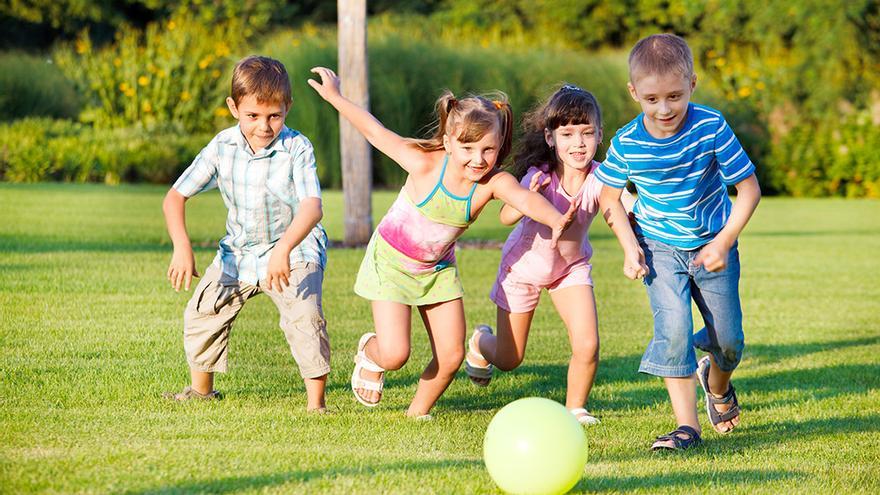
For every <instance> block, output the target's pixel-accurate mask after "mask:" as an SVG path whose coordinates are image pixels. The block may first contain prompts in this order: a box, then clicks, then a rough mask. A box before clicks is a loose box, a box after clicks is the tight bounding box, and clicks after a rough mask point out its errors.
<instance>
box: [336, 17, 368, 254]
mask: <svg viewBox="0 0 880 495" xmlns="http://www.w3.org/2000/svg"><path fill="white" fill-rule="evenodd" d="M337 9H338V12H339V26H338V30H339V71H338V72H339V77H340V79H341V80H342V88H341V89H342V94H343V95H345V97H346V98H348V99H349V100H351V101H353V102H354V103H355V104H356V105H359V106H361V107H363V108H365V109H367V110H369V109H370V92H369V85H368V80H367V5H366V0H338V1H337ZM339 146H340V149H341V158H342V189H343V194H344V197H345V208H344V215H345V240H344V242H345V245H347V246H362V245H365V244H366V243H367V242H368V241H369V240H370V234H371V233H372V230H373V214H372V207H371V204H370V193H371V190H372V185H373V166H372V163H371V160H370V144H369V143H368V142H367V140H366V139H364V137H363V136H362V135H361V133H359V132H358V131H357V129H355V128H354V126H353V125H351V124H350V123H349V122H348V121H347V120H345V118H343V117H342V116H340V117H339Z"/></svg>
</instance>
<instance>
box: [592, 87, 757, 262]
mask: <svg viewBox="0 0 880 495" xmlns="http://www.w3.org/2000/svg"><path fill="white" fill-rule="evenodd" d="M643 117H644V114H639V115H638V117H636V118H635V119H633V120H632V121H631V122H630V123H628V124H626V125H625V126H623V128H621V129H620V130H618V131H617V134H616V135H615V136H614V138H613V139H612V140H611V146H610V147H609V148H608V153H607V154H606V158H605V162H603V163H602V165H601V166H600V167H599V168H598V169H597V170H596V177H597V178H598V179H599V180H600V181H602V183H604V184H606V185H609V186H611V187H616V188H623V187H624V186H625V185H626V181H627V179H629V180H630V181H631V182H632V183H633V184H634V185H635V187H636V191H637V192H638V195H639V196H638V201H636V204H635V207H634V208H633V213H635V216H636V220H637V221H638V228H637V229H636V230H637V233H641V234H642V235H644V236H645V237H650V238H652V239H655V240H659V241H661V242H665V243H667V244H671V245H673V246H676V247H679V248H681V249H696V248H698V247H700V246H702V245H704V244H706V243H708V242H709V241H711V240H712V239H713V238H715V236H716V235H717V234H718V232H719V231H721V229H722V228H723V227H724V225H725V223H727V218H728V216H730V208H731V202H730V198H728V196H727V186H728V185H732V184H736V183H738V182H740V181H742V180H743V179H746V178H747V177H749V176H750V175H752V174H753V173H754V172H755V166H754V165H753V164H752V162H751V160H749V157H748V156H747V155H746V153H745V151H744V150H743V148H742V146H741V145H740V144H739V140H737V139H736V136H735V135H734V134H733V131H732V130H731V129H730V126H728V125H727V122H726V121H725V120H724V117H723V116H722V115H721V113H720V112H718V111H717V110H714V109H712V108H709V107H706V106H703V105H697V104H695V103H690V104H689V105H688V111H687V117H686V120H685V124H684V126H683V127H682V129H681V130H680V131H679V132H678V133H677V134H675V135H674V136H671V137H669V138H664V139H658V138H655V137H652V136H651V135H650V134H649V133H648V131H647V129H645V124H644V122H643ZM638 231H640V232H638Z"/></svg>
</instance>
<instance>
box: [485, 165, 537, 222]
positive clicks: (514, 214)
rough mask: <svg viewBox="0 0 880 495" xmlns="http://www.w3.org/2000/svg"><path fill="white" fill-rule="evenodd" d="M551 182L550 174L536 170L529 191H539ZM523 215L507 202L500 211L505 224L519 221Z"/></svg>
mask: <svg viewBox="0 0 880 495" xmlns="http://www.w3.org/2000/svg"><path fill="white" fill-rule="evenodd" d="M549 183H550V176H549V175H547V174H545V173H544V172H541V171H538V172H535V174H534V175H532V179H531V181H530V182H529V191H534V192H538V191H540V190H541V188H543V187H545V186H546V185H547V184H549ZM522 217H523V214H522V212H521V211H519V210H517V209H516V208H514V207H513V206H510V205H509V204H507V203H504V206H502V207H501V211H500V212H498V218H499V220H501V223H503V224H504V225H513V224H515V223H516V222H519V219H520V218H522Z"/></svg>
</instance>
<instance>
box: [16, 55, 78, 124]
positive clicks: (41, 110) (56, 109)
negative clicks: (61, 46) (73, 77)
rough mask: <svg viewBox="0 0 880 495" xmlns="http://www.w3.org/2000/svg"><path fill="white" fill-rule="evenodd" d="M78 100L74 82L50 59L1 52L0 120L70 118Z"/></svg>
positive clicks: (76, 108)
mask: <svg viewBox="0 0 880 495" xmlns="http://www.w3.org/2000/svg"><path fill="white" fill-rule="evenodd" d="M79 107H80V101H79V95H77V93H76V91H75V89H74V86H73V82H72V81H70V80H68V79H67V78H65V77H64V75H63V74H62V73H61V71H60V70H59V69H58V66H56V65H55V64H53V63H52V61H51V59H49V58H46V57H38V56H33V55H26V54H24V53H15V52H11V53H2V54H0V120H4V121H9V120H14V119H21V118H24V117H31V116H33V117H52V118H62V119H65V118H66V119H70V118H75V117H76V116H77V114H78V113H79Z"/></svg>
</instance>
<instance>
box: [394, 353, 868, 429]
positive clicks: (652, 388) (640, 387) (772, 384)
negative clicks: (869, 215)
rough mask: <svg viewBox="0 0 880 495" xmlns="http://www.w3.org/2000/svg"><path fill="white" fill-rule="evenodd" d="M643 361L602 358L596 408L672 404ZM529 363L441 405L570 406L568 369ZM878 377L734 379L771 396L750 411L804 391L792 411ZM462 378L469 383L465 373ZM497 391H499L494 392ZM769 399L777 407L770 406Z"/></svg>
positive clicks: (807, 374)
mask: <svg viewBox="0 0 880 495" xmlns="http://www.w3.org/2000/svg"><path fill="white" fill-rule="evenodd" d="M877 344H880V337H866V338H859V339H849V340H840V341H824V342H807V343H796V344H780V345H765V344H761V345H753V346H746V353H747V356H748V358H749V359H752V360H755V361H757V362H758V363H764V362H771V361H778V360H779V359H782V358H788V357H796V356H804V355H807V354H811V353H815V352H825V351H829V350H843V349H846V348H851V347H860V346H868V345H877ZM640 360H641V354H633V355H629V356H615V357H611V358H606V359H602V360H601V361H600V363H599V369H598V373H597V375H596V382H595V383H596V385H597V386H599V387H601V386H603V385H604V384H611V390H610V396H609V395H606V394H603V391H602V390H601V389H600V390H598V391H597V390H596V389H594V393H593V394H591V397H590V407H592V408H594V409H595V410H596V411H603V412H606V413H607V412H613V411H618V410H627V409H632V408H638V407H645V406H653V405H656V404H658V403H668V401H669V398H668V395H667V394H666V390H665V387H664V385H663V382H662V380H661V379H660V378H657V377H652V376H648V375H644V374H640V373H638V371H637V370H638V366H639V361H640ZM525 363H526V364H523V365H522V366H520V367H519V368H517V369H516V370H514V371H512V372H508V373H498V374H496V378H495V382H494V383H493V384H492V385H490V386H489V387H488V388H486V389H475V390H473V391H472V392H469V393H464V394H457V395H449V394H447V395H446V396H444V397H441V399H440V402H439V403H438V405H439V406H440V407H449V408H452V409H460V410H492V409H497V408H500V407H503V406H504V405H506V404H507V403H508V402H510V401H511V400H513V399H516V398H519V397H530V396H536V395H537V396H541V397H550V398H555V399H557V400H559V401H564V398H565V384H566V379H567V373H568V366H567V364H528V356H527V357H526V362H525ZM505 375H510V376H509V377H508V376H505ZM877 376H880V365H878V364H838V365H831V366H819V367H815V368H806V369H804V368H794V369H785V370H780V371H772V372H767V373H764V374H762V375H759V376H747V377H742V376H740V377H737V376H736V374H734V378H733V380H734V383H735V384H736V386H737V389H738V390H739V391H740V396H742V395H743V393H744V392H745V393H746V394H750V393H757V394H765V393H768V394H770V396H769V397H767V398H766V399H765V400H763V401H762V402H763V404H764V405H759V406H757V407H755V406H753V407H749V405H748V404H743V405H744V407H745V408H746V409H753V410H760V409H762V408H764V407H768V406H769V405H774V406H775V405H778V402H777V401H776V400H774V397H773V396H772V394H773V393H774V392H786V391H797V392H799V398H797V399H794V400H792V399H791V398H790V397H786V398H785V399H784V400H785V404H786V405H790V406H792V407H794V406H796V405H797V404H799V403H803V402H805V401H807V400H815V399H827V398H833V397H837V396H840V395H846V394H854V393H857V394H861V393H867V392H868V391H870V390H874V389H876V388H878V382H877V380H876V377H877ZM508 378H514V379H515V381H513V380H511V381H508ZM417 379H418V377H415V378H412V377H410V378H407V379H403V380H395V383H396V384H400V385H401V386H412V385H414V384H415V382H416V381H417ZM457 379H465V380H466V379H467V378H466V375H464V373H463V372H461V373H459V377H458V378H457ZM505 382H506V383H505ZM615 385H625V386H626V390H614V388H615ZM493 386H494V387H495V388H496V389H497V390H495V391H493V390H492V388H493ZM700 393H702V392H700ZM768 399H769V401H770V402H772V404H768ZM781 400H782V399H780V401H781ZM741 402H742V399H741Z"/></svg>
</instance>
